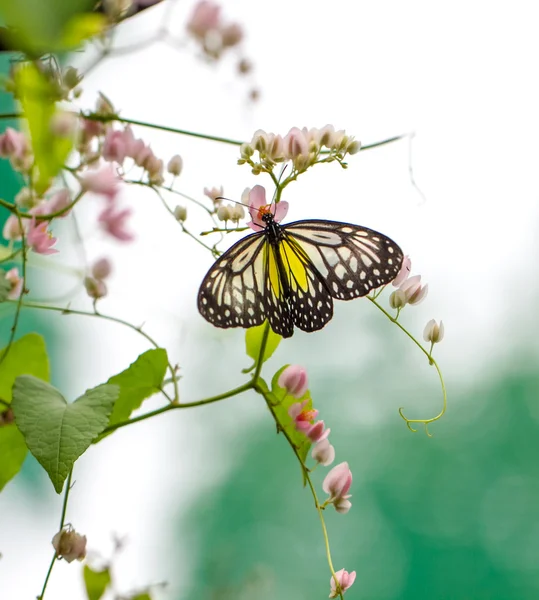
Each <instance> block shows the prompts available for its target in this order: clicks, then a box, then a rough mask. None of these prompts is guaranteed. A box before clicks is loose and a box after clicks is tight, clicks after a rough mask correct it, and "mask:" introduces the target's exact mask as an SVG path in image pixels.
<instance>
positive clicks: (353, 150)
mask: <svg viewBox="0 0 539 600" xmlns="http://www.w3.org/2000/svg"><path fill="white" fill-rule="evenodd" d="M360 150H361V142H360V141H359V140H354V141H353V142H351V143H350V144H348V148H347V149H346V151H347V152H348V154H357V153H358V152H359V151H360Z"/></svg>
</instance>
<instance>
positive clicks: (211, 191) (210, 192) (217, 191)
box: [204, 186, 224, 204]
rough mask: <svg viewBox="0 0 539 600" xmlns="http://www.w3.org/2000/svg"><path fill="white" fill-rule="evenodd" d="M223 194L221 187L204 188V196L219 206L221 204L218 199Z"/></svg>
mask: <svg viewBox="0 0 539 600" xmlns="http://www.w3.org/2000/svg"><path fill="white" fill-rule="evenodd" d="M223 194H224V190H223V186H221V187H212V188H204V195H205V196H208V198H209V199H210V200H211V201H212V202H213V203H214V204H219V203H220V202H221V200H220V197H221V196H222V195H223Z"/></svg>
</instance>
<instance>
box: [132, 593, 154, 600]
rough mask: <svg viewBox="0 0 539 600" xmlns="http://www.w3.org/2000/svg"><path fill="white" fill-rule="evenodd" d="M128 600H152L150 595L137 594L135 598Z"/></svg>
mask: <svg viewBox="0 0 539 600" xmlns="http://www.w3.org/2000/svg"><path fill="white" fill-rule="evenodd" d="M129 600H152V597H151V596H150V594H137V595H136V596H131V598H129Z"/></svg>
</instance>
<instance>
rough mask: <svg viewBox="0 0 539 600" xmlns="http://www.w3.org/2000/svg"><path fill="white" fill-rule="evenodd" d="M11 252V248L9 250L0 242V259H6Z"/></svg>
mask: <svg viewBox="0 0 539 600" xmlns="http://www.w3.org/2000/svg"><path fill="white" fill-rule="evenodd" d="M12 254H13V250H10V249H9V248H8V247H7V246H3V245H2V244H0V261H1V260H6V258H7V257H8V256H11V255H12Z"/></svg>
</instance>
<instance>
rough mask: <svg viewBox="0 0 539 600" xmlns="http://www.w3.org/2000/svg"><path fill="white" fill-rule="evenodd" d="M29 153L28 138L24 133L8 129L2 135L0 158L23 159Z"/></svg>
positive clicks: (0, 137)
mask: <svg viewBox="0 0 539 600" xmlns="http://www.w3.org/2000/svg"><path fill="white" fill-rule="evenodd" d="M28 151H29V146H28V138H27V137H26V135H24V133H21V132H20V131H17V130H15V129H12V128H11V127H8V128H7V129H6V131H5V133H3V134H2V135H0V156H3V157H7V158H18V159H21V158H22V157H23V156H24V155H25V154H27V153H28Z"/></svg>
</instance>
